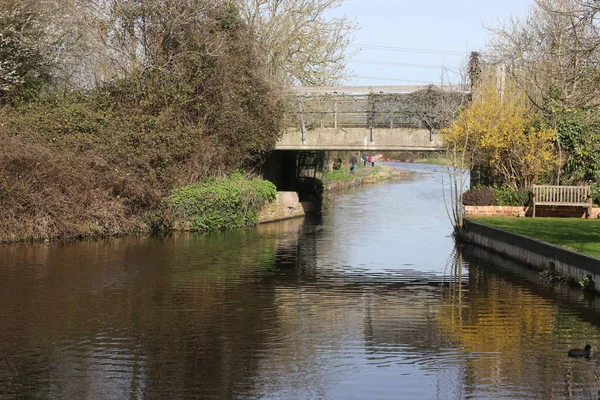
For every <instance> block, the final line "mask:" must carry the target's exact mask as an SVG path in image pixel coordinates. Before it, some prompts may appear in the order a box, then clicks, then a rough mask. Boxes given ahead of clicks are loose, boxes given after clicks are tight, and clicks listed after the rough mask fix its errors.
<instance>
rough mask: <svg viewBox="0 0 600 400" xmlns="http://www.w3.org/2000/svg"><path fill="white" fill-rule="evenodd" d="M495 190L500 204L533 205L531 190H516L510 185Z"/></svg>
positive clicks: (497, 203)
mask: <svg viewBox="0 0 600 400" xmlns="http://www.w3.org/2000/svg"><path fill="white" fill-rule="evenodd" d="M493 190H494V196H495V198H496V205H498V206H528V205H531V192H530V191H529V190H527V189H521V190H515V189H513V188H511V187H509V186H502V187H501V188H498V189H493Z"/></svg>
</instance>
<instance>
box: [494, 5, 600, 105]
mask: <svg viewBox="0 0 600 400" xmlns="http://www.w3.org/2000/svg"><path fill="white" fill-rule="evenodd" d="M595 5H597V1H594V0H536V1H535V4H534V6H533V7H532V8H531V10H530V12H529V14H528V15H527V16H526V17H524V18H511V19H509V20H508V21H507V22H505V23H503V24H501V25H500V26H499V27H496V28H492V29H491V32H492V33H493V34H494V37H493V38H492V40H491V42H490V46H489V51H488V58H489V61H490V62H492V63H503V64H504V65H506V67H507V71H508V73H509V74H510V75H511V77H512V79H513V81H514V82H515V83H516V84H517V85H518V86H519V87H520V88H521V89H523V90H525V93H526V94H527V96H528V97H529V99H530V101H531V102H532V103H533V104H534V106H536V107H537V108H538V110H539V111H541V112H548V110H550V108H551V107H553V108H554V109H558V110H564V109H567V108H580V107H585V106H589V105H594V106H597V105H599V104H600V102H599V99H600V68H598V67H599V66H600V40H599V38H600V35H599V31H598V26H597V20H596V14H597V12H598V7H597V6H595Z"/></svg>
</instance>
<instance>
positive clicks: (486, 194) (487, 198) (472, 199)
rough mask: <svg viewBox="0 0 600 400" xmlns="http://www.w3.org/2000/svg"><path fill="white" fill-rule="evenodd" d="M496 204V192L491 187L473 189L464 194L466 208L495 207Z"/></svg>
mask: <svg viewBox="0 0 600 400" xmlns="http://www.w3.org/2000/svg"><path fill="white" fill-rule="evenodd" d="M495 204H496V198H495V197H494V191H493V190H492V188H489V187H472V188H471V189H469V190H467V191H466V192H465V193H464V194H463V205H465V206H493V205H495Z"/></svg>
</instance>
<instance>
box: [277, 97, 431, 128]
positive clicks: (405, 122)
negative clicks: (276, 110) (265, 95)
mask: <svg viewBox="0 0 600 400" xmlns="http://www.w3.org/2000/svg"><path fill="white" fill-rule="evenodd" d="M302 123H304V126H305V128H306V129H309V130H310V129H315V128H401V127H414V128H418V127H422V125H423V121H422V119H421V118H419V116H418V115H416V113H415V112H411V111H409V110H403V109H402V108H401V107H398V106H395V107H391V106H390V105H389V104H381V103H373V102H371V101H369V99H366V98H364V97H362V96H361V97H359V96H352V97H350V96H347V97H336V98H323V97H300V96H299V97H297V98H295V99H292V100H291V101H289V102H288V107H287V110H286V113H285V124H286V126H287V127H294V128H298V127H300V126H301V125H302Z"/></svg>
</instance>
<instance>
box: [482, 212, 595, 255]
mask: <svg viewBox="0 0 600 400" xmlns="http://www.w3.org/2000/svg"><path fill="white" fill-rule="evenodd" d="M473 220H474V221H476V222H480V223H482V224H485V225H489V226H493V227H496V228H500V229H504V230H507V231H509V232H514V233H518V234H520V235H524V236H529V237H532V238H534V239H538V240H541V241H544V242H548V243H552V244H554V245H557V246H561V247H565V248H567V249H570V250H574V251H577V252H581V253H583V254H587V255H589V256H592V257H596V258H600V220H598V219H581V218H514V217H477V218H473Z"/></svg>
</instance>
